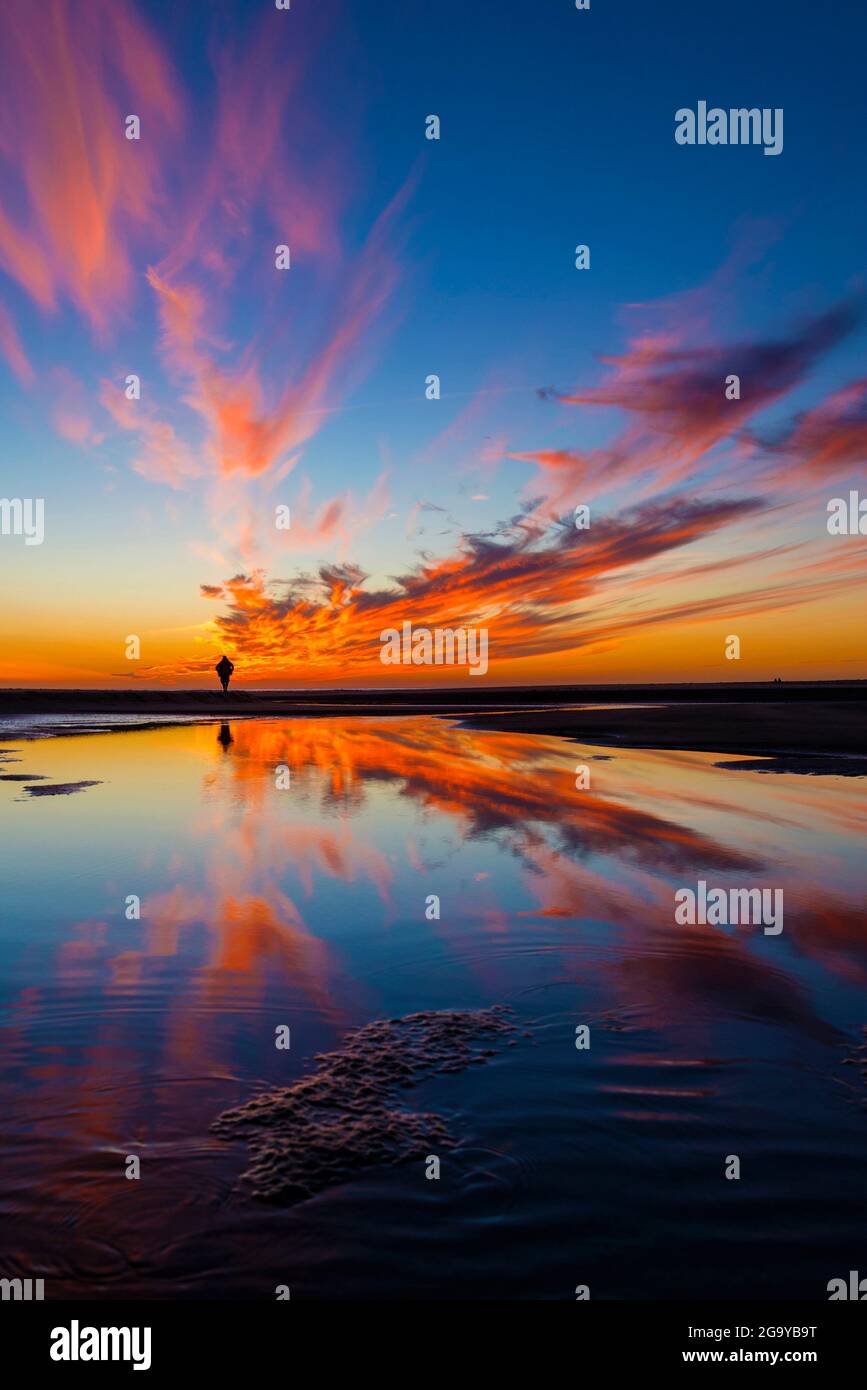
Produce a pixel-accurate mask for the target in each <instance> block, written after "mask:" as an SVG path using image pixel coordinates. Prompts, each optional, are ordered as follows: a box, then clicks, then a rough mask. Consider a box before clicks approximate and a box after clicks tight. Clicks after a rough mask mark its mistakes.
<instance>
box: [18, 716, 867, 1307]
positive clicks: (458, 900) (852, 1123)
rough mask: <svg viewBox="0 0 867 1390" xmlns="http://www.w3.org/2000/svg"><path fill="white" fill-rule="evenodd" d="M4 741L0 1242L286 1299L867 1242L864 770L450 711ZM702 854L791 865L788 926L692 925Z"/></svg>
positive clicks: (724, 876)
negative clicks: (752, 766) (618, 744)
mask: <svg viewBox="0 0 867 1390" xmlns="http://www.w3.org/2000/svg"><path fill="white" fill-rule="evenodd" d="M2 757H3V759H4V761H3V762H2V763H0V774H2V780H0V831H2V836H0V883H2V896H0V989H2V994H0V1006H2V1011H0V1113H2V1116H3V1124H2V1130H3V1135H2V1144H0V1173H2V1179H0V1188H2V1190H0V1273H2V1274H3V1275H7V1276H12V1275H15V1274H19V1275H22V1276H25V1277H26V1276H32V1277H43V1278H44V1279H45V1281H46V1285H45V1293H46V1297H47V1298H64V1297H73V1296H74V1297H83V1298H105V1297H134V1298H137V1297H142V1298H145V1297H147V1298H183V1297H210V1296H222V1297H232V1296H237V1297H244V1298H267V1299H272V1298H274V1297H275V1289H276V1288H277V1286H279V1285H285V1286H288V1287H289V1288H290V1289H291V1296H292V1297H293V1298H326V1299H327V1298H374V1299H375V1298H459V1299H473V1298H495V1299H508V1298H542V1299H572V1298H574V1297H575V1293H574V1290H575V1288H576V1286H577V1285H588V1286H589V1288H590V1296H591V1298H593V1299H623V1298H638V1299H642V1298H659V1297H662V1298H687V1297H700V1298H709V1299H716V1298H734V1297H748V1298H765V1297H767V1298H797V1299H825V1298H827V1293H826V1285H827V1283H828V1281H829V1280H830V1279H832V1278H836V1277H846V1276H847V1275H848V1271H849V1270H850V1269H853V1268H859V1269H860V1270H861V1273H862V1275H867V1239H865V1237H867V1219H865V1218H867V1203H865V1182H864V1173H865V1161H867V1111H865V1109H864V1100H865V1098H867V1087H865V1075H867V1066H865V1063H864V1060H863V1053H861V1052H859V1051H858V1048H859V1045H861V1044H863V1042H864V1033H863V1026H864V1024H865V1022H867V1007H865V995H864V985H865V977H867V929H865V916H864V904H865V879H867V870H865V851H864V844H865V828H867V812H865V804H864V793H863V783H862V782H861V781H859V780H858V779H855V778H840V777H800V776H794V775H788V774H782V775H781V774H762V773H759V772H743V771H732V770H728V771H727V770H725V769H724V768H720V767H718V766H715V764H716V763H719V762H720V761H724V759H721V758H720V757H715V756H713V755H710V754H703V753H664V752H640V751H634V752H633V751H624V750H622V749H616V750H611V752H610V753H609V750H607V749H603V748H594V747H582V746H581V745H576V744H570V743H567V742H565V741H563V740H559V739H542V738H534V737H532V736H513V735H508V734H503V733H479V732H475V731H472V732H471V731H462V730H460V729H459V728H457V727H455V726H454V725H453V724H451V723H449V722H448V721H446V720H436V719H430V718H424V719H422V718H413V719H385V720H368V719H323V720H304V719H298V720H277V721H268V722H260V721H255V722H254V721H250V722H235V721H233V722H232V723H231V725H224V726H222V729H221V728H220V726H219V725H213V724H212V725H197V726H191V727H184V726H178V727H172V728H164V729H157V730H146V731H138V732H122V733H113V734H96V735H91V736H79V737H65V736H64V737H61V738H57V739H46V740H40V741H38V742H25V741H17V742H16V740H15V738H14V737H11V736H9V735H6V736H5V737H4V748H3V753H2ZM579 764H583V765H584V766H585V767H586V768H587V770H588V773H589V786H584V787H581V788H578V787H576V765H579ZM280 769H283V770H282V771H280ZM36 774H40V775H41V778H42V779H43V780H41V781H38V780H35V776H36ZM31 777H32V778H33V779H34V780H30V779H31ZM9 778H14V779H16V780H7V779H9ZM24 779H27V780H24ZM579 780H586V779H584V778H579ZM79 783H90V784H91V785H87V786H83V787H78V786H77V784H79ZM278 784H279V785H278ZM699 880H704V881H705V882H706V883H707V884H708V887H709V888H711V887H725V888H729V887H738V888H751V887H768V888H771V889H777V888H779V889H782V890H783V894H784V925H783V931H782V932H781V933H780V934H778V935H772V934H766V933H765V932H764V931H763V929H762V926H761V925H752V926H707V925H701V924H696V925H694V926H689V925H677V924H676V922H675V916H674V912H675V905H674V894H675V891H676V890H677V889H678V888H684V887H692V888H693V889H695V888H696V885H697V883H698V881H699ZM132 895H135V896H136V897H137V898H139V899H140V905H141V909H140V910H141V915H140V919H139V920H136V919H135V917H134V915H132V916H129V917H128V916H127V914H128V913H131V914H132V913H134V904H133V903H131V901H130V900H131V898H132ZM433 895H436V896H437V897H438V899H439V904H440V915H439V918H438V919H437V918H436V916H435V907H434V905H432V904H431V898H432V896H433ZM479 1011H483V1012H479ZM418 1013H422V1014H423V1017H422V1018H420V1019H418V1018H411V1017H408V1016H411V1015H415V1014H418ZM390 1020H397V1021H396V1022H389V1021H390ZM371 1023H379V1024H381V1026H378V1027H376V1028H373V1029H370V1028H366V1027H365V1025H368V1024H371ZM582 1025H587V1026H589V1030H590V1032H589V1043H590V1046H589V1048H587V1049H582V1050H578V1049H576V1046H575V1041H576V1028H579V1027H581V1026H582ZM359 1028H362V1030H363V1031H362V1032H361V1033H355V1034H352V1033H351V1030H353V1029H359ZM285 1029H288V1030H289V1033H288V1037H289V1039H290V1041H291V1045H290V1046H289V1047H288V1048H278V1046H277V1045H276V1041H277V1039H278V1037H283V1038H285V1037H286V1036H287V1035H286V1034H285V1032H281V1033H278V1030H285ZM323 1052H326V1053H330V1054H334V1055H331V1056H330V1057H327V1058H326V1059H324V1060H320V1061H319V1062H318V1063H316V1061H315V1060H314V1059H315V1057H316V1055H317V1054H321V1053H323ZM305 1078H306V1080H305ZM299 1082H301V1083H302V1084H301V1085H299V1084H298V1083H299ZM276 1087H281V1088H287V1087H289V1088H293V1089H290V1090H289V1091H288V1092H284V1093H283V1094H281V1095H279V1096H276V1097H275V1095H274V1094H273V1092H274V1088H276ZM257 1098H259V1103H258V1104H255V1105H252V1106H251V1105H250V1102H251V1101H255V1100H257ZM130 1156H134V1157H136V1158H137V1159H138V1160H139V1165H140V1174H141V1175H140V1177H139V1178H138V1180H135V1179H129V1178H127V1177H126V1176H125V1173H126V1171H127V1168H128V1167H130V1166H131V1165H130V1164H129V1158H130ZM732 1156H736V1157H738V1158H739V1160H740V1172H741V1176H740V1178H739V1179H729V1178H727V1177H726V1169H727V1167H728V1168H729V1169H730V1170H731V1169H732V1166H733V1165H732V1162H731V1158H732ZM434 1158H438V1159H439V1163H440V1176H439V1178H438V1179H432V1178H428V1177H427V1176H426V1172H428V1171H432V1170H433V1168H434V1167H435V1165H434V1164H433V1163H432V1162H431V1160H432V1159H434Z"/></svg>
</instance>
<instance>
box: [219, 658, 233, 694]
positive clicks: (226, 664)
mask: <svg viewBox="0 0 867 1390" xmlns="http://www.w3.org/2000/svg"><path fill="white" fill-rule="evenodd" d="M234 669H235V665H234V662H232V661H230V660H229V658H228V657H227V656H221V657H220V660H219V661H218V662H217V664H216V666H215V667H214V670H215V671H216V673H217V675H218V676H219V677H220V685H221V686H222V687H223V694H224V695H228V693H229V681H230V680H231V677H232V672H233V671H234Z"/></svg>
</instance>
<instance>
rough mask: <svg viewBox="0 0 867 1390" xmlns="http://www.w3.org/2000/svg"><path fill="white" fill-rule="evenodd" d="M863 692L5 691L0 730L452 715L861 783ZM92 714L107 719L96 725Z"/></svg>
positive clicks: (795, 686) (865, 728)
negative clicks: (856, 778)
mask: <svg viewBox="0 0 867 1390" xmlns="http://www.w3.org/2000/svg"><path fill="white" fill-rule="evenodd" d="M865 695H867V682H863V681H827V682H807V681H803V682H786V683H785V684H783V685H774V684H769V683H767V682H765V683H758V682H754V683H743V684H734V683H728V684H705V685H641V686H639V685H629V686H625V685H608V686H601V685H597V686H543V687H539V688H527V687H500V688H496V687H488V686H486V687H484V688H482V689H479V688H478V687H468V688H462V689H459V690H456V689H432V690H416V691H413V692H411V693H410V692H407V691H403V690H325V691H310V690H303V691H285V690H275V691H267V690H266V691H247V690H237V691H230V693H229V694H228V695H227V696H224V695H223V694H222V692H221V691H219V690H216V691H215V690H146V689H140V690H116V691H115V690H8V689H7V690H0V722H2V721H4V720H6V721H14V722H15V725H16V728H15V730H14V732H15V733H16V734H18V735H19V736H27V733H28V729H29V728H30V727H32V728H33V729H34V730H35V729H36V727H37V724H38V726H39V727H38V732H40V733H43V734H45V733H51V732H57V733H61V732H62V733H67V734H69V733H86V732H110V731H111V730H112V728H113V727H114V728H117V729H120V728H124V727H125V728H129V727H130V724H129V723H125V724H124V723H118V724H115V725H112V724H111V723H110V722H108V721H110V720H112V719H117V718H118V717H120V718H121V719H134V721H135V725H136V726H137V727H139V728H153V727H155V726H158V725H160V724H161V723H163V722H170V721H172V720H177V719H193V720H196V719H201V720H216V719H222V720H227V719H237V718H271V719H274V718H284V717H286V716H292V715H295V716H303V717H307V718H310V717H327V716H334V715H340V716H346V715H358V716H366V717H368V718H369V717H372V716H384V715H407V714H415V715H417V714H425V713H437V714H442V715H449V716H453V717H459V718H460V720H461V723H462V725H463V726H465V727H468V728H479V729H497V730H502V731H505V732H514V733H531V734H532V733H536V734H544V735H549V736H558V737H564V738H570V739H575V740H578V741H580V742H584V743H594V744H603V745H610V746H617V745H620V746H622V747H632V748H661V749H678V748H683V749H694V750H700V751H705V752H719V753H732V754H739V755H740V756H741V757H743V758H768V757H771V756H772V759H773V760H772V762H770V763H765V764H764V765H763V767H762V769H761V770H764V771H784V770H785V771H799V772H804V773H822V772H835V773H838V774H845V775H862V774H863V771H864V767H863V763H862V760H863V759H864V758H865V757H867V719H865ZM52 716H56V725H55V722H54V719H53V718H52ZM78 717H81V720H82V722H81V723H77V722H76V720H77V719H78ZM101 717H104V718H105V720H106V723H104V724H101V723H99V720H100V718H101ZM31 720H32V721H33V724H32V726H31V725H30V721H31ZM19 725H20V727H19ZM726 765H727V766H733V764H726ZM753 766H754V767H755V765H753Z"/></svg>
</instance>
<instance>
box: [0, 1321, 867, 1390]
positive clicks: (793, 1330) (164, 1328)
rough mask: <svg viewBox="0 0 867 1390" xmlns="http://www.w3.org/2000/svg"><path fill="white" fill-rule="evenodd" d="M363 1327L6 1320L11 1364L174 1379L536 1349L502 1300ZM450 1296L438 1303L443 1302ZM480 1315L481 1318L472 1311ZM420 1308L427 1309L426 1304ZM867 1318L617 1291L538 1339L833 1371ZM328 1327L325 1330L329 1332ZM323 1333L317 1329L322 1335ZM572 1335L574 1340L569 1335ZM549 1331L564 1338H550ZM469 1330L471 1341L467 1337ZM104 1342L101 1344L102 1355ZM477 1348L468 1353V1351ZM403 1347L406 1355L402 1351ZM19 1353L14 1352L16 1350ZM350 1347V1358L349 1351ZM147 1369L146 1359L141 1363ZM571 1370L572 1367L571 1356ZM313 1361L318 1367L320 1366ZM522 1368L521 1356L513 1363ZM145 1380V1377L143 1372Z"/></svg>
mask: <svg viewBox="0 0 867 1390" xmlns="http://www.w3.org/2000/svg"><path fill="white" fill-rule="evenodd" d="M364 1307H365V1310H366V1311H365V1315H364V1323H363V1325H362V1326H361V1327H360V1328H359V1327H358V1325H357V1324H356V1319H355V1317H354V1315H353V1314H352V1313H351V1312H349V1311H347V1310H345V1309H344V1307H343V1306H342V1305H340V1304H334V1305H331V1306H330V1312H329V1311H328V1306H327V1305H326V1307H325V1308H323V1307H321V1306H319V1305H317V1304H315V1303H313V1302H312V1301H311V1302H307V1303H306V1302H304V1301H303V1300H297V1301H295V1302H292V1301H291V1300H287V1301H286V1302H283V1303H281V1302H274V1303H270V1302H269V1303H252V1302H246V1303H216V1304H215V1303H205V1302H174V1303H149V1302H142V1303H119V1302H118V1303H113V1302H106V1303H61V1302H57V1303H50V1302H46V1303H25V1302H17V1303H16V1302H9V1301H7V1302H3V1303H0V1328H2V1332H3V1344H4V1352H5V1362H6V1365H7V1366H8V1365H10V1364H15V1365H16V1368H18V1367H20V1369H21V1370H22V1371H30V1370H31V1369H32V1370H34V1371H39V1372H45V1371H48V1372H50V1373H52V1375H57V1376H61V1377H64V1378H66V1379H68V1378H69V1377H70V1376H76V1375H81V1374H84V1375H87V1376H88V1377H89V1378H90V1379H93V1378H94V1376H97V1377H98V1376H99V1372H100V1371H101V1370H103V1371H104V1370H106V1369H109V1370H110V1371H111V1372H112V1374H113V1375H114V1376H115V1377H117V1376H118V1375H127V1374H129V1375H133V1376H136V1374H137V1378H138V1379H139V1380H142V1381H143V1380H144V1377H145V1376H149V1377H150V1378H151V1380H153V1381H155V1382H158V1383H162V1381H163V1379H164V1378H165V1380H166V1383H168V1378H169V1377H172V1378H173V1379H174V1378H175V1377H176V1376H177V1374H178V1373H179V1372H180V1373H182V1374H183V1373H185V1372H187V1373H188V1372H195V1373H197V1374H199V1373H205V1374H207V1373H209V1372H214V1373H219V1375H220V1377H221V1380H222V1381H223V1382H225V1379H226V1377H227V1376H230V1375H238V1376H239V1377H243V1381H242V1382H241V1386H242V1390H243V1385H244V1384H245V1383H246V1382H247V1381H249V1379H250V1377H251V1375H252V1376H254V1377H255V1378H256V1379H259V1378H260V1377H261V1376H263V1375H264V1376H268V1375H274V1374H277V1373H283V1374H285V1376H286V1377H287V1378H288V1377H290V1376H294V1375H297V1373H298V1370H299V1367H298V1363H297V1359H296V1357H297V1353H298V1352H299V1351H300V1350H302V1349H306V1352H307V1355H308V1357H310V1356H311V1355H312V1356H316V1355H317V1354H318V1355H319V1356H320V1357H321V1358H322V1362H323V1367H322V1369H323V1372H326V1371H327V1373H328V1374H329V1375H332V1376H333V1375H334V1373H335V1369H336V1367H337V1366H339V1362H340V1360H341V1359H342V1355H346V1357H347V1359H348V1360H350V1366H351V1370H352V1372H353V1374H356V1375H357V1374H358V1373H359V1372H361V1371H362V1370H364V1371H367V1372H368V1373H370V1372H371V1371H372V1372H374V1373H377V1372H380V1373H381V1372H382V1371H383V1370H384V1369H385V1367H386V1366H387V1365H388V1364H391V1365H394V1364H395V1361H397V1362H398V1363H399V1364H402V1365H403V1368H404V1372H403V1374H404V1375H405V1376H407V1377H408V1378H410V1379H420V1380H421V1381H422V1382H423V1383H425V1384H429V1383H430V1382H431V1380H432V1372H433V1373H435V1372H436V1369H437V1364H436V1363H437V1361H440V1363H441V1364H442V1366H443V1371H444V1373H445V1374H451V1375H454V1373H455V1371H456V1370H457V1369H458V1367H459V1366H460V1365H461V1364H462V1363H463V1364H464V1366H466V1364H467V1361H468V1360H473V1359H475V1358H476V1357H479V1358H481V1359H482V1360H483V1361H484V1362H485V1363H486V1365H487V1367H488V1368H489V1369H491V1368H493V1367H494V1366H495V1365H496V1363H497V1362H498V1361H499V1360H500V1359H501V1358H505V1357H510V1356H512V1355H513V1354H514V1353H515V1351H517V1350H518V1349H519V1348H521V1349H522V1350H523V1352H524V1354H525V1355H526V1353H527V1352H530V1351H531V1350H532V1349H531V1347H530V1346H529V1345H528V1344H527V1341H526V1337H527V1335H528V1334H530V1335H533V1334H536V1333H537V1332H538V1324H535V1323H534V1324H531V1325H530V1327H529V1328H528V1329H527V1331H526V1332H524V1331H522V1329H521V1328H520V1325H516V1324H515V1321H514V1318H515V1313H514V1310H513V1309H510V1312H509V1321H508V1325H507V1326H505V1327H504V1326H503V1325H502V1324H501V1323H498V1324H494V1326H493V1328H492V1327H491V1325H490V1324H489V1323H488V1316H489V1314H488V1313H487V1311H486V1310H487V1309H489V1308H490V1307H491V1305H490V1304H487V1303H483V1302H479V1303H473V1304H470V1305H469V1306H468V1307H466V1308H465V1310H464V1313H463V1315H462V1316H461V1317H460V1318H459V1320H458V1323H457V1328H456V1331H457V1332H458V1333H459V1335H460V1338H461V1344H462V1345H464V1347H465V1350H464V1352H463V1353H461V1352H460V1351H459V1349H458V1346H457V1345H456V1344H455V1343H454V1342H453V1340H452V1337H451V1336H450V1332H451V1325H450V1315H449V1313H448V1310H447V1307H443V1308H442V1309H441V1310H440V1311H438V1312H437V1313H436V1314H434V1313H433V1312H432V1310H431V1308H430V1305H428V1308H427V1310H426V1311H425V1312H422V1310H421V1309H419V1311H418V1313H417V1314H412V1313H409V1312H408V1311H407V1310H404V1311H403V1312H402V1314H401V1319H400V1327H399V1330H398V1329H396V1328H395V1326H394V1322H393V1319H392V1318H391V1317H389V1315H388V1313H387V1311H385V1310H380V1311H377V1310H376V1309H375V1307H374V1306H372V1305H371V1304H365V1305H364ZM437 1307H439V1304H438V1303H437ZM474 1312H475V1316H476V1317H477V1318H478V1322H473V1321H468V1317H472V1315H473V1313H474ZM419 1315H420V1316H419ZM865 1331H867V1310H865V1309H862V1308H861V1307H860V1304H857V1305H855V1306H853V1305H852V1304H851V1303H844V1302H841V1303H831V1304H829V1303H794V1302H792V1303H770V1302H769V1303H756V1302H750V1303H710V1302H700V1303H674V1302H666V1303H653V1302H641V1303H613V1302H612V1303H606V1302H596V1303H593V1302H584V1303H581V1302H577V1303H575V1304H574V1305H573V1306H572V1307H571V1308H570V1310H569V1314H568V1317H563V1318H562V1319H561V1318H560V1317H559V1316H558V1317H557V1318H556V1319H554V1318H552V1319H551V1322H550V1323H547V1324H546V1328H545V1332H546V1341H545V1343H544V1344H543V1345H541V1346H540V1344H539V1343H538V1341H534V1343H533V1347H534V1348H535V1351H534V1352H533V1355H534V1357H539V1356H540V1355H541V1356H543V1357H544V1362H545V1363H547V1364H548V1365H549V1367H550V1365H551V1360H550V1358H551V1357H552V1356H554V1355H556V1354H557V1353H558V1352H559V1351H561V1350H562V1353H563V1354H564V1355H567V1356H568V1358H569V1362H568V1364H570V1365H571V1366H572V1367H573V1369H574V1370H575V1371H576V1373H577V1371H579V1370H580V1369H581V1368H582V1367H583V1366H586V1363H587V1362H588V1360H591V1361H592V1362H593V1364H594V1368H595V1369H597V1370H599V1369H605V1370H610V1371H611V1372H617V1371H640V1372H641V1373H642V1374H643V1375H648V1374H652V1373H653V1372H655V1371H660V1372H667V1371H669V1370H672V1369H673V1368H675V1367H678V1368H685V1369H689V1368H690V1367H702V1366H708V1365H719V1366H723V1367H726V1368H728V1369H729V1370H731V1369H734V1368H736V1367H737V1366H738V1365H742V1366H752V1365H764V1366H766V1367H769V1368H771V1369H777V1368H778V1367H780V1366H783V1367H785V1366H789V1365H798V1366H803V1367H806V1368H812V1369H813V1370H816V1371H821V1372H823V1373H824V1374H825V1375H827V1373H828V1371H829V1370H832V1371H833V1370H842V1369H843V1368H844V1366H848V1368H849V1369H850V1370H851V1367H852V1365H853V1362H854V1364H855V1365H856V1366H857V1365H858V1364H859V1361H860V1354H861V1350H862V1348H863V1346H864V1341H865ZM323 1332H324V1333H325V1334H326V1335H325V1339H324V1341H323V1340H321V1335H322V1333H323ZM311 1333H314V1334H316V1335H317V1340H316V1341H315V1342H311V1340H310V1334H311ZM561 1336H562V1337H563V1345H562V1349H561V1348H559V1347H557V1346H556V1342H557V1341H558V1340H559V1338H560V1337H561ZM548 1337H550V1338H551V1339H552V1340H551V1341H548V1340H547V1338H548ZM467 1338H468V1339H469V1341H468V1343H467V1341H466V1339H467ZM407 1339H412V1340H413V1341H416V1342H417V1346H418V1350H419V1352H420V1353H422V1359H420V1361H419V1363H418V1364H417V1366H415V1367H414V1366H412V1364H411V1363H410V1364H407V1359H406V1350H407V1347H406V1340H407ZM94 1353H95V1355H94ZM467 1353H469V1355H467ZM395 1354H396V1355H395ZM13 1357H14V1362H13V1361H12V1358H13ZM350 1358H351V1359H350ZM136 1368H137V1371H136ZM564 1369H565V1367H564ZM310 1370H311V1368H310V1367H309V1366H308V1369H307V1372H306V1373H305V1375H309V1373H310ZM513 1373H515V1374H517V1368H516V1367H514V1366H513ZM133 1383H135V1381H134V1382H133Z"/></svg>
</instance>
